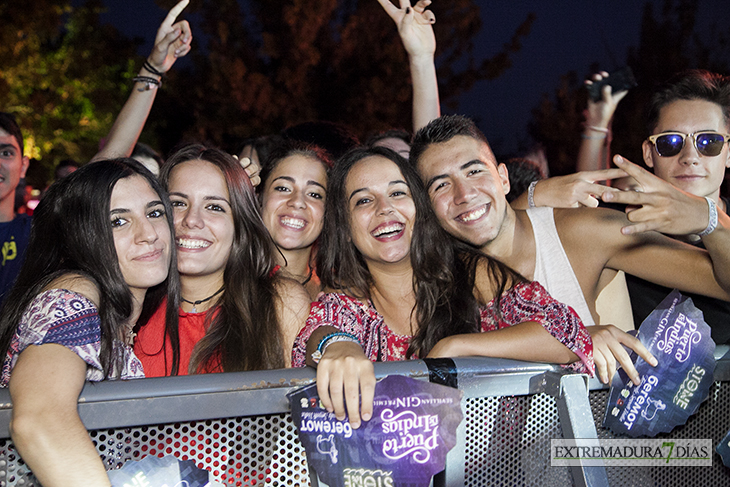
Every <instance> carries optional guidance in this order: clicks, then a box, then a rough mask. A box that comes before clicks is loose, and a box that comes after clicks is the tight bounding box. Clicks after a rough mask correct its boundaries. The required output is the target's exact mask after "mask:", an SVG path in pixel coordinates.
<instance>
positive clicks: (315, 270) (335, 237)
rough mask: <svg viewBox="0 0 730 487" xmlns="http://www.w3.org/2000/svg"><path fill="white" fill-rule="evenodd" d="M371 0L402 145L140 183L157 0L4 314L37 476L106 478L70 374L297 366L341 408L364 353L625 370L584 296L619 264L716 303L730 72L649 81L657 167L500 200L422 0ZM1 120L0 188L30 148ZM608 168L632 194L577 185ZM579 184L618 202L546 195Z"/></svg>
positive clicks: (578, 192) (153, 73) (166, 168)
mask: <svg viewBox="0 0 730 487" xmlns="http://www.w3.org/2000/svg"><path fill="white" fill-rule="evenodd" d="M378 1H379V2H380V3H381V5H382V6H383V8H384V10H385V11H386V12H387V13H388V15H389V16H390V17H391V18H392V19H393V21H394V22H395V24H396V25H397V26H398V31H399V33H400V35H401V39H402V40H403V44H404V46H405V48H406V50H407V52H408V54H409V60H410V66H411V73H412V78H413V86H414V110H413V120H414V132H415V136H414V138H413V140H412V142H413V144H412V146H411V144H410V142H411V140H409V139H407V138H406V139H404V138H403V137H402V136H401V135H400V134H396V133H395V132H389V133H386V134H383V135H382V136H379V137H375V138H373V139H372V140H371V141H370V143H369V144H366V145H362V146H358V147H355V148H352V149H351V150H349V151H347V152H345V153H344V155H342V156H340V157H338V158H336V160H332V158H331V156H329V155H328V153H327V151H326V150H325V149H323V148H320V147H317V146H314V145H312V144H307V143H303V142H301V141H295V140H292V137H291V136H286V134H285V136H284V137H279V136H276V137H271V138H269V139H268V142H267V143H266V144H263V143H262V142H261V141H253V142H252V143H251V144H250V145H249V146H248V148H249V149H248V150H247V152H246V154H245V155H246V156H247V157H242V158H241V159H240V160H238V159H237V158H236V157H234V156H231V155H229V154H228V153H226V152H224V151H222V150H220V149H218V148H214V147H208V146H205V145H200V144H192V145H187V146H184V147H182V148H180V149H179V150H177V151H176V152H175V153H174V154H171V155H170V157H169V158H168V159H167V160H166V161H165V162H164V163H163V164H162V166H161V168H160V174H159V179H158V178H156V177H155V176H154V175H153V174H152V173H151V172H150V171H149V170H148V169H146V168H145V167H143V166H142V165H141V164H139V163H138V162H136V161H134V160H132V159H128V156H129V155H131V154H132V152H133V149H134V147H135V145H136V142H137V138H138V136H139V134H140V132H141V131H142V129H143V127H144V124H145V121H146V118H147V115H148V114H149V111H150V109H151V107H152V104H153V102H154V97H155V93H156V89H157V87H158V86H159V78H160V76H161V75H162V74H163V73H164V72H166V71H167V70H169V69H170V68H171V67H172V65H173V64H174V62H175V59H177V58H178V57H180V56H183V55H185V54H186V53H187V52H188V51H189V50H190V42H191V39H192V35H191V32H190V27H189V25H188V24H187V22H185V21H177V22H176V19H177V17H178V16H179V15H180V13H181V12H182V10H183V9H184V8H185V6H186V5H187V2H188V0H183V1H181V2H180V3H179V4H177V5H176V6H175V7H174V8H173V9H172V10H171V11H170V13H169V15H168V16H167V18H166V19H165V21H164V22H163V24H162V25H161V27H160V29H159V31H158V33H157V38H156V43H155V47H154V49H153V51H152V53H151V55H150V56H149V57H148V59H147V60H146V62H145V64H144V67H143V68H142V70H141V71H140V76H139V77H137V78H135V88H134V89H133V90H132V93H131V95H130V97H129V100H128V101H127V103H126V104H125V106H124V108H123V110H122V112H121V113H120V115H119V117H118V118H117V120H116V122H115V124H114V126H113V128H112V130H111V132H110V135H109V138H108V142H107V144H106V146H105V147H104V148H103V149H102V150H101V152H100V153H99V154H98V155H97V156H96V157H95V158H94V159H93V161H92V162H91V163H89V164H87V165H85V166H83V167H82V168H80V169H79V170H77V171H76V172H74V173H73V174H71V175H69V176H67V177H66V178H64V179H62V180H61V181H59V182H57V183H55V184H54V185H52V186H51V188H50V189H49V191H48V192H47V194H46V195H45V196H44V197H43V199H42V200H41V203H40V204H39V206H38V208H37V210H36V213H35V215H34V217H33V223H32V229H31V230H30V235H29V237H28V236H27V235H26V237H27V238H28V244H27V249H20V250H21V257H22V251H23V250H25V254H26V260H25V263H24V265H23V267H22V269H21V270H20V273H19V274H18V276H17V279H15V285H14V287H13V289H12V291H11V292H10V294H9V295H8V296H7V299H6V304H5V305H4V307H3V309H2V313H1V314H0V339H1V341H2V345H3V350H4V351H5V352H6V356H5V361H4V364H3V369H2V377H1V378H0V385H2V386H5V387H9V388H10V393H11V396H12V398H13V403H14V412H13V420H12V425H11V428H12V435H13V440H14V442H15V444H16V446H17V447H18V450H19V452H20V453H21V455H22V456H23V458H24V460H25V461H26V462H27V463H28V464H29V465H30V467H31V469H32V470H33V472H34V474H35V475H36V476H37V477H38V478H39V480H40V481H41V482H42V483H43V484H44V485H49V486H51V485H67V484H69V483H72V482H76V483H83V484H84V485H108V480H107V479H106V475H105V474H104V469H103V465H102V464H101V462H100V461H99V459H98V457H97V456H96V452H95V451H94V448H93V445H92V443H91V441H90V439H89V438H88V435H87V434H86V432H85V430H84V428H83V425H82V424H81V421H80V420H79V418H78V413H77V412H76V400H77V398H78V395H79V393H80V390H81V387H82V386H83V383H84V381H85V380H103V379H111V378H134V377H144V376H147V377H153V376H166V375H179V374H188V373H190V374H197V373H215V372H227V371H243V370H258V369H272V368H282V367H289V366H292V365H293V366H304V365H310V366H314V367H316V368H317V386H318V390H319V393H320V397H321V398H322V401H323V404H324V406H325V407H326V408H327V409H329V410H331V411H334V412H335V414H336V415H337V417H338V418H340V419H344V418H345V417H347V418H348V420H349V421H350V423H351V424H352V425H353V427H358V426H359V425H360V423H361V421H363V420H365V421H367V420H368V419H369V418H370V416H371V414H372V400H373V390H374V385H375V377H374V373H373V366H372V363H373V362H374V361H386V360H406V359H411V358H424V357H456V356H466V355H476V356H492V357H504V358H514V359H521V360H535V361H541V362H551V363H556V364H563V365H565V366H566V367H569V368H571V369H575V370H578V371H581V372H585V373H588V374H594V373H595V374H597V375H598V376H599V377H600V379H601V380H602V381H603V382H606V383H607V382H608V381H609V380H610V378H611V377H612V376H613V374H614V373H615V370H616V368H617V366H619V364H620V366H622V367H623V368H624V369H625V370H626V371H627V373H628V374H629V376H630V377H631V379H632V380H633V381H634V382H636V383H637V384H638V383H639V380H640V378H639V377H638V374H637V373H636V370H635V369H634V367H633V364H632V362H631V360H630V358H629V355H628V353H627V352H626V350H625V349H624V346H627V347H629V348H631V349H633V350H634V351H636V352H637V353H638V354H639V355H641V356H642V357H643V358H644V359H645V360H647V361H648V362H649V363H652V364H656V360H655V359H654V357H652V356H651V355H650V354H649V352H648V351H647V350H646V349H645V348H644V347H643V345H642V344H641V343H640V342H639V341H638V340H637V339H636V338H634V337H632V336H631V335H629V334H627V333H625V332H623V331H622V330H621V329H619V328H618V327H616V326H614V324H620V323H614V324H609V322H608V321H607V319H608V318H607V317H606V315H602V314H601V313H600V312H599V307H598V305H597V302H600V299H599V296H600V294H601V292H603V291H604V289H605V288H606V287H607V285H608V283H609V282H611V281H612V280H613V279H614V277H615V275H616V273H617V271H625V272H626V273H631V274H633V275H636V276H639V277H641V278H643V279H646V280H648V281H651V282H654V283H657V284H660V285H663V286H670V287H677V288H679V289H680V290H683V291H689V292H694V293H698V294H703V295H708V296H711V297H713V298H716V299H718V300H720V301H721V302H726V301H728V300H730V239H729V238H728V232H730V219H729V218H728V216H727V214H726V213H725V212H726V210H727V206H726V202H724V201H723V200H721V199H719V186H720V184H721V183H722V177H720V176H719V174H721V173H723V172H724V169H725V168H727V167H730V149H729V148H728V140H729V138H730V135H729V134H730V126H729V124H728V120H729V118H730V117H729V113H730V96H728V95H727V94H728V93H729V92H730V80H728V79H727V78H722V77H719V76H715V75H710V74H706V73H690V74H685V75H683V77H682V78H681V79H680V80H679V81H678V80H674V81H672V82H671V83H672V84H671V85H670V86H673V87H675V88H676V87H677V86H678V85H679V84H681V83H684V85H692V83H689V82H688V81H686V80H688V79H690V80H691V79H695V80H697V79H700V80H705V81H706V82H705V83H704V85H703V86H705V88H706V92H709V93H711V94H712V93H715V92H717V91H718V90H719V91H720V92H721V93H722V94H723V95H722V96H715V95H712V96H714V98H713V97H712V96H710V95H708V94H707V93H704V92H703V93H699V92H697V90H695V89H694V88H686V87H685V88H686V89H684V90H683V91H681V93H680V94H673V93H676V91H677V90H675V91H672V90H670V89H669V88H667V89H665V90H664V91H660V92H658V95H657V97H658V98H660V99H661V100H660V101H661V102H657V107H656V110H655V116H654V117H653V118H652V119H651V121H650V124H649V131H650V136H649V137H648V138H647V141H646V142H645V143H644V144H645V145H644V153H645V159H646V163H647V165H649V167H652V168H654V170H655V173H656V174H655V175H653V174H651V173H649V172H647V171H645V170H643V169H641V168H639V167H638V166H635V165H634V164H632V163H630V162H629V161H626V160H624V159H623V158H621V157H620V156H616V158H615V159H614V162H615V164H616V165H617V166H618V169H612V170H605V171H591V172H586V173H578V174H577V175H575V176H569V177H566V178H562V179H561V178H555V179H552V180H550V179H548V180H544V181H541V182H539V183H537V184H532V185H530V188H529V191H528V192H527V194H526V195H525V196H524V197H523V198H522V200H519V199H518V200H516V201H515V202H514V203H513V204H512V205H510V204H508V203H507V200H506V195H507V194H508V193H509V192H510V183H509V178H508V171H507V169H506V167H505V166H504V165H503V164H499V163H498V161H497V160H496V158H495V157H494V154H493V153H492V151H491V149H490V147H489V144H488V142H487V139H486V137H485V136H484V135H483V134H482V133H481V132H480V131H479V130H478V129H477V128H476V126H475V125H474V123H473V122H472V121H470V120H468V119H466V118H464V117H460V116H443V117H442V116H440V111H439V108H438V90H437V84H436V78H435V69H434V67H433V55H434V52H435V39H434V37H433V30H432V24H433V22H434V21H435V20H434V18H433V15H432V14H431V13H430V12H429V11H428V10H427V9H426V7H427V6H428V5H429V3H430V1H429V0H421V1H419V2H418V3H417V4H416V5H415V6H413V7H411V6H410V3H409V2H407V1H405V0H404V1H401V2H400V6H396V5H394V4H392V3H391V2H390V0H378ZM710 78H711V79H712V83H710V81H707V80H709V79H710ZM698 83H699V84H702V82H698ZM708 83H709V84H708ZM696 84H697V83H695V85H696ZM684 85H683V86H684ZM695 85H692V86H695ZM710 85H711V86H710ZM610 96H611V93H610V91H609V92H608V94H605V93H604V101H606V100H610V98H606V97H610ZM616 103H618V101H616ZM614 107H615V105H614ZM3 117H4V118H2V117H0V122H2V124H0V143H2V144H4V146H5V147H7V148H6V149H4V151H5V152H4V155H3V158H4V161H3V164H5V165H6V166H7V167H9V168H10V169H11V170H12V171H10V172H9V174H10V175H11V176H12V177H6V178H4V179H3V181H2V182H0V186H2V185H3V184H5V183H7V184H6V185H7V186H9V185H10V184H11V183H12V181H13V180H14V179H13V178H16V176H18V177H19V176H20V175H21V174H22V173H23V172H24V170H25V168H27V159H26V158H24V157H23V156H22V152H21V148H22V135H21V134H20V130H19V129H17V124H15V123H14V122H13V121H12V119H11V118H10V119H9V118H8V117H6V116H4V115H3ZM609 118H610V116H609ZM6 119H7V120H6ZM257 147H258V148H259V149H261V150H258V151H257V150H256V149H257ZM264 148H265V150H264ZM254 153H256V155H257V159H258V160H257V161H256V162H252V160H251V157H250V156H252V155H253V154H254ZM595 153H596V152H595V151H590V150H587V149H586V150H585V151H583V152H582V154H583V156H582V157H585V158H588V159H590V158H591V157H595V156H590V154H595ZM585 154H589V155H587V156H586V155H585ZM259 169H260V173H259ZM618 176H630V177H632V178H634V180H635V181H636V183H637V184H638V185H639V186H640V188H641V189H642V191H641V192H635V191H630V192H622V191H618V190H616V189H612V188H609V187H607V186H603V185H600V184H596V183H595V181H596V180H602V179H609V178H614V177H618ZM16 179H17V178H16ZM718 181H719V182H718ZM16 184H17V183H16ZM257 192H258V194H257ZM566 195H570V196H569V197H567V198H566ZM4 198H5V197H4V196H3V194H0V210H2V209H3V208H4V206H3V201H4ZM598 199H602V200H603V201H610V202H612V203H622V204H627V205H630V209H629V211H628V212H626V213H623V212H619V211H615V210H611V209H600V208H599V209H595V208H571V209H568V208H563V209H555V210H553V209H552V208H550V207H549V206H555V207H567V206H573V205H574V204H577V203H579V202H582V203H584V204H586V205H587V206H595V204H594V203H597V200H598ZM536 205H542V206H545V207H544V208H538V207H536ZM548 205H549V206H548ZM523 207H526V209H525V208H523ZM0 216H2V215H0ZM10 216H11V217H12V215H10ZM6 220H7V219H6ZM9 221H14V220H13V219H12V218H10V220H9ZM22 223H23V225H25V224H26V223H29V220H27V221H26V219H23V222H22ZM21 227H22V228H25V227H23V226H22V225H21ZM664 234H669V235H673V236H677V235H694V237H691V240H692V241H693V243H697V241H701V243H702V248H699V247H698V246H693V245H688V244H687V243H685V242H681V241H679V240H678V239H676V238H670V237H667V236H666V235H664ZM586 235H590V236H591V238H586ZM19 262H20V258H19ZM688 271H690V272H688ZM10 280H11V281H12V280H13V279H10ZM719 327H720V325H718V328H719ZM715 333H717V334H718V336H719V335H720V334H721V333H722V334H725V333H726V331H717V332H716V331H715V326H713V335H715ZM70 462H73V464H75V465H78V469H74V470H73V471H71V470H69V469H68V468H67V465H69V464H71V463H70ZM79 479H83V481H82V482H78V480H79Z"/></svg>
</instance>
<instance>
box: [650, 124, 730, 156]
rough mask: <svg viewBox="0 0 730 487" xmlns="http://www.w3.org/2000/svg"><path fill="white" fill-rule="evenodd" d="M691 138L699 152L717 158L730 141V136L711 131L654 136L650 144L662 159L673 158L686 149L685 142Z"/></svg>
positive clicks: (667, 133) (669, 133)
mask: <svg viewBox="0 0 730 487" xmlns="http://www.w3.org/2000/svg"><path fill="white" fill-rule="evenodd" d="M687 137H691V138H692V140H693V141H694V144H695V149H697V152H699V153H700V154H702V155H703V156H707V157H715V156H717V155H719V154H720V152H722V146H723V145H725V142H727V141H728V139H730V134H721V133H718V132H713V131H710V130H707V131H703V132H694V133H692V134H683V133H682V132H665V133H663V134H657V135H652V136H650V137H649V142H651V143H652V144H654V148H655V149H656V152H657V154H659V155H660V156H662V157H673V156H676V155H677V154H679V153H680V152H681V151H682V148H684V141H685V139H686V138H687Z"/></svg>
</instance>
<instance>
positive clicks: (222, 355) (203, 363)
mask: <svg viewBox="0 0 730 487" xmlns="http://www.w3.org/2000/svg"><path fill="white" fill-rule="evenodd" d="M192 160H201V161H205V162H208V163H210V164H212V165H213V166H215V167H217V168H218V169H220V170H221V171H222V172H223V175H224V177H225V180H226V185H227V187H228V194H229V199H230V203H231V210H232V214H233V224H234V226H235V233H234V238H233V245H232V247H231V252H230V255H229V257H228V262H227V263H226V268H225V270H224V272H223V285H224V288H225V291H224V292H223V295H222V296H221V298H220V300H219V303H218V306H216V307H214V308H212V309H211V310H210V311H209V312H208V314H207V316H206V322H207V323H206V325H207V326H206V328H207V330H208V331H207V332H206V334H205V336H204V337H203V338H202V339H201V340H200V341H199V342H198V344H197V345H196V346H195V349H194V350H193V355H192V357H191V359H190V366H189V372H190V373H201V372H206V371H213V370H219V369H220V370H223V371H225V372H232V371H241V370H260V369H276V368H282V367H284V366H285V361H284V356H283V354H282V346H283V345H282V343H283V338H282V334H281V328H280V326H279V320H278V317H277V313H276V302H277V299H278V293H277V291H276V283H277V281H278V279H280V277H278V276H277V275H276V274H275V273H274V272H273V271H274V267H275V265H276V260H275V258H274V246H273V242H272V240H271V237H270V235H269V232H268V230H266V227H265V226H264V223H263V221H262V219H261V213H260V211H259V205H258V204H257V201H256V197H255V195H254V190H253V187H252V186H251V181H250V180H249V178H248V176H247V175H246V173H245V171H244V170H243V168H242V167H241V165H240V164H239V163H238V161H237V160H236V159H234V158H233V157H232V156H230V155H229V154H226V153H225V152H223V151H221V150H219V149H215V148H209V147H206V146H204V145H199V144H195V145H190V146H186V147H183V148H182V149H180V150H178V151H177V152H176V153H175V154H173V155H172V156H171V157H170V158H169V159H168V160H167V162H166V163H165V165H164V166H163V167H162V171H161V173H160V179H161V181H162V183H163V185H164V186H165V187H166V188H167V189H169V187H168V185H169V180H170V173H171V172H172V171H173V170H174V168H175V166H177V165H179V164H182V163H184V162H187V161H192ZM183 278H184V276H183ZM172 336H173V334H172V333H169V334H168V337H169V338H170V339H171V338H172ZM171 341H172V340H171ZM172 346H173V350H175V349H178V350H179V343H175V342H174V341H173V342H172ZM173 373H177V369H175V370H173Z"/></svg>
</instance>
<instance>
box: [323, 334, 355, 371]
mask: <svg viewBox="0 0 730 487" xmlns="http://www.w3.org/2000/svg"><path fill="white" fill-rule="evenodd" d="M336 342H352V343H357V344H358V345H360V340H358V339H357V337H356V336H355V335H353V334H351V333H345V332H337V333H330V334H329V335H325V336H324V337H323V338H322V339H321V340H320V341H319V345H317V350H316V351H315V352H314V353H313V354H312V362H314V363H315V364H318V363H319V361H320V360H322V356H323V355H324V352H325V351H326V350H327V347H329V346H330V345H332V344H333V343H336Z"/></svg>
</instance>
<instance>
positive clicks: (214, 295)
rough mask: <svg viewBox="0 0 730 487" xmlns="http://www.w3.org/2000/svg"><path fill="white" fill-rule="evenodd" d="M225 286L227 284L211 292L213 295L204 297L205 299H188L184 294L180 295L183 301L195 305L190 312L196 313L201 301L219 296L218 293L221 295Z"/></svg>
mask: <svg viewBox="0 0 730 487" xmlns="http://www.w3.org/2000/svg"><path fill="white" fill-rule="evenodd" d="M224 288H225V286H222V287H221V288H220V289H219V290H217V291H216V292H214V293H213V294H211V295H210V296H208V297H207V298H204V299H199V300H197V301H188V300H187V299H185V298H183V297H182V296H180V299H182V300H183V301H185V302H186V303H189V304H192V305H193V309H191V310H190V312H191V313H195V312H196V306H198V305H199V304H200V303H204V302H206V301H210V300H211V299H213V298H214V297H216V296H218V295H219V294H220V293H222V292H223V289H224Z"/></svg>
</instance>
